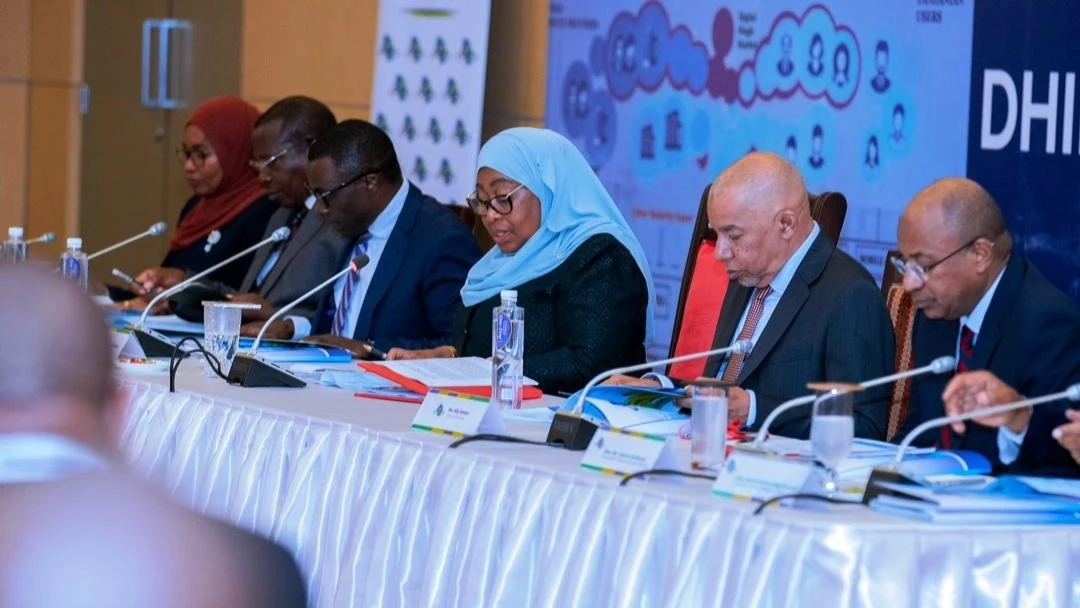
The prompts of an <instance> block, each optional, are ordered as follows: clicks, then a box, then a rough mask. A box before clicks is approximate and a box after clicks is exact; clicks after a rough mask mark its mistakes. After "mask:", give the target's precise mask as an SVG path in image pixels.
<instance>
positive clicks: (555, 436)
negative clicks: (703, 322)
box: [547, 340, 754, 451]
mask: <svg viewBox="0 0 1080 608" xmlns="http://www.w3.org/2000/svg"><path fill="white" fill-rule="evenodd" d="M753 348H754V343H753V342H752V341H750V340H738V341H736V342H735V343H734V344H732V345H731V346H726V347H724V348H715V349H713V350H708V351H704V352H700V353H690V354H688V355H680V356H678V357H672V358H670V359H661V360H659V361H651V362H648V363H639V364H637V365H628V366H626V367H617V368H615V369H609V370H607V371H606V372H602V373H600V374H597V375H596V376H595V377H594V378H593V379H592V380H589V382H588V384H586V385H585V387H584V388H582V389H581V396H580V397H579V398H578V400H577V403H575V404H574V409H573V411H571V412H556V413H555V418H554V420H552V421H551V427H550V428H549V429H548V436H547V443H549V444H557V445H558V444H561V445H562V446H563V447H565V448H566V449H568V450H575V451H578V450H584V449H585V448H587V447H589V443H590V442H591V441H592V438H593V435H595V434H596V429H597V428H598V427H597V425H596V423H594V422H592V421H590V420H588V419H586V418H585V416H584V415H583V414H582V411H583V410H584V407H585V397H587V396H588V393H589V391H590V390H592V388H593V387H594V386H596V385H597V384H599V383H600V382H601V381H602V380H605V379H607V378H610V377H612V376H615V375H617V374H626V373H630V372H637V371H641V370H646V369H652V368H653V367H656V366H657V365H668V364H671V363H680V362H682V361H691V360H693V359H701V358H703V357H712V356H715V355H723V354H747V353H749V352H750V351H751V350H752V349H753Z"/></svg>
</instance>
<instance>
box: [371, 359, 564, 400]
mask: <svg viewBox="0 0 1080 608" xmlns="http://www.w3.org/2000/svg"><path fill="white" fill-rule="evenodd" d="M360 367H361V368H363V369H364V370H366V371H369V372H371V373H373V374H378V375H380V376H382V377H384V378H387V379H389V380H392V381H393V382H395V383H397V384H399V385H401V386H403V387H405V388H406V389H409V390H411V391H413V392H414V393H416V394H418V395H426V394H427V392H428V390H429V389H432V388H449V389H454V390H457V391H460V392H463V393H468V394H472V395H479V396H483V397H490V396H491V361H489V360H487V359H484V358H482V357H457V358H453V359H418V360H409V361H362V362H360ZM524 385H525V390H524V391H523V394H524V398H525V399H539V398H540V397H543V396H544V394H543V393H542V392H541V391H540V389H539V388H537V382H536V381H535V380H533V379H531V378H525V380H524Z"/></svg>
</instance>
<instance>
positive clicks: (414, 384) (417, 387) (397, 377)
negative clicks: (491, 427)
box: [357, 361, 544, 399]
mask: <svg viewBox="0 0 1080 608" xmlns="http://www.w3.org/2000/svg"><path fill="white" fill-rule="evenodd" d="M357 365H359V366H360V368H361V369H363V370H364V371H368V372H371V373H373V374H378V375H380V376H382V377H383V378H386V379H387V380H391V381H393V382H396V383H398V384H400V385H401V386H404V387H405V388H407V389H409V390H410V391H413V392H414V393H416V394H418V395H426V394H427V393H428V389H429V387H428V385H426V384H424V383H423V382H419V381H417V380H413V379H412V378H408V377H406V376H402V375H401V374H399V373H397V372H395V371H392V370H390V369H388V368H386V367H385V366H382V365H379V364H378V363H371V362H368V361H359V362H357ZM445 388H447V389H453V390H455V391H457V392H459V393H465V394H466V395H475V396H477V397H489V398H490V397H491V387H490V386H453V387H445ZM521 393H522V398H523V399H539V398H540V397H543V396H544V392H543V391H541V390H540V388H539V387H537V386H526V387H523V390H522V391H521Z"/></svg>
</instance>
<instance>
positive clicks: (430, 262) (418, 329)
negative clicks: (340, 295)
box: [312, 184, 480, 352]
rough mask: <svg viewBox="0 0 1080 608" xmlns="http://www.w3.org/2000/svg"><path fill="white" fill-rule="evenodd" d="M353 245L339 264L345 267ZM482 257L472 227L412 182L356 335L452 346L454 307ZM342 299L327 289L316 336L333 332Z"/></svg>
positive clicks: (385, 346)
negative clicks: (466, 225) (338, 304)
mask: <svg viewBox="0 0 1080 608" xmlns="http://www.w3.org/2000/svg"><path fill="white" fill-rule="evenodd" d="M355 246H356V243H355V242H353V243H350V245H349V247H348V248H347V249H346V250H345V256H344V257H342V258H341V260H339V262H338V264H337V268H344V267H345V264H347V263H348V261H349V256H350V255H351V254H352V250H353V248H354V247H355ZM478 259H480V249H479V247H477V245H476V239H475V238H473V235H472V233H471V232H469V230H468V228H466V227H465V224H464V223H462V222H461V220H459V219H458V218H457V216H455V215H454V214H453V212H451V211H450V210H449V209H447V208H446V207H445V206H443V205H442V204H440V203H439V202H438V201H436V200H435V199H434V198H431V197H430V196H425V195H424V194H423V193H422V192H421V191H420V189H419V188H417V187H416V186H414V185H412V184H409V194H408V196H407V197H406V199H405V205H404V207H402V209H401V215H399V216H398V220H397V223H396V224H395V225H394V229H393V231H391V233H390V238H389V240H388V241H387V243H386V248H385V249H384V250H383V252H382V256H381V257H380V258H379V265H378V267H376V269H375V274H374V275H373V276H372V279H371V284H370V285H368V286H367V293H366V294H365V295H364V304H363V306H361V308H360V313H359V316H358V317H357V321H356V331H355V332H354V333H353V338H354V339H356V340H372V341H373V342H374V343H375V346H376V348H378V349H379V350H382V351H384V352H385V351H387V350H389V349H391V348H393V347H395V346H398V347H402V348H432V347H435V346H440V345H444V344H450V338H451V330H452V328H453V323H454V310H455V309H456V308H457V304H458V301H459V300H460V299H461V295H460V294H461V286H462V285H464V284H465V276H466V275H467V274H468V273H469V268H472V265H473V264H475V263H476V260H478ZM336 310H337V302H336V301H335V300H334V291H333V290H332V289H327V293H326V294H325V295H324V296H323V298H322V302H321V303H320V305H319V310H318V311H317V312H316V313H315V319H314V321H313V323H312V329H313V331H312V333H313V334H326V333H330V331H331V329H332V328H333V324H334V312H335V311H336Z"/></svg>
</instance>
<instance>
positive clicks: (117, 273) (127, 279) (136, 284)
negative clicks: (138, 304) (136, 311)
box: [112, 268, 146, 296]
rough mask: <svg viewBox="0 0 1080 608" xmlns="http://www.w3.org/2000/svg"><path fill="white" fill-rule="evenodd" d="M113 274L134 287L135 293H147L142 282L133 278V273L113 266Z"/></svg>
mask: <svg viewBox="0 0 1080 608" xmlns="http://www.w3.org/2000/svg"><path fill="white" fill-rule="evenodd" d="M112 275H113V276H114V277H116V278H118V279H120V280H121V281H123V282H125V283H127V284H128V285H130V286H131V287H132V288H134V293H135V295H137V296H141V295H143V294H145V293H146V290H145V289H143V286H142V283H139V282H138V281H136V280H135V279H133V278H132V277H131V275H128V274H125V273H124V271H122V270H120V269H119V268H113V269H112Z"/></svg>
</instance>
